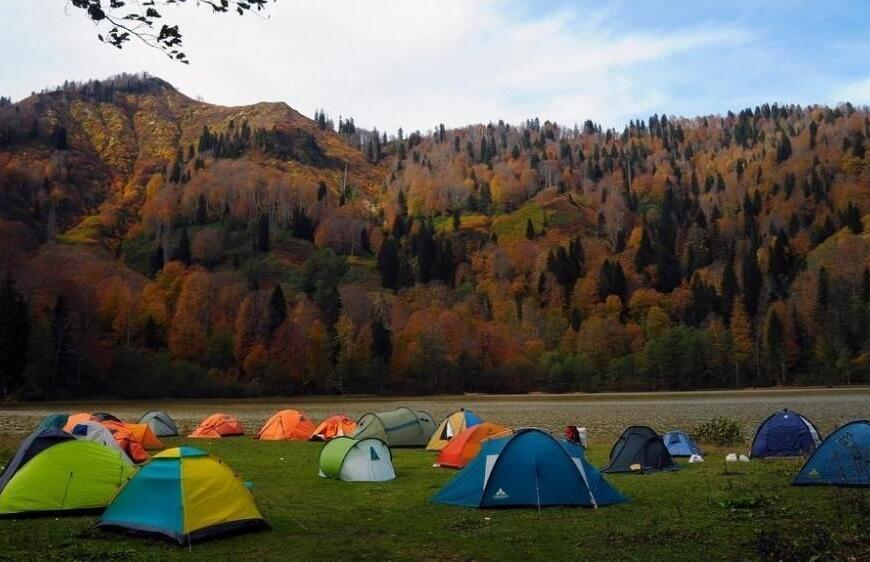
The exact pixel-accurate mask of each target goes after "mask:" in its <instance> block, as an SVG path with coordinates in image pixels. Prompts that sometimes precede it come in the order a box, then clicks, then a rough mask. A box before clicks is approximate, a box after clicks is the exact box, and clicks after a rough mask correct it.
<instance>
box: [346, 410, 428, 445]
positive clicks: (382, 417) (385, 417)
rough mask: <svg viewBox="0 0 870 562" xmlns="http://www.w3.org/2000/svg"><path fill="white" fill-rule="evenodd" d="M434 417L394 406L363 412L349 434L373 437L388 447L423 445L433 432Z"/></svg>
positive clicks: (358, 437)
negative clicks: (375, 411) (390, 409)
mask: <svg viewBox="0 0 870 562" xmlns="http://www.w3.org/2000/svg"><path fill="white" fill-rule="evenodd" d="M435 426H436V424H435V418H433V417H432V414H429V413H428V412H423V411H419V410H412V409H410V408H405V407H402V408H396V409H395V410H392V411H389V412H378V413H371V414H365V415H364V416H363V417H361V418H360V419H359V422H357V426H356V430H355V431H354V432H353V434H351V437H353V438H354V439H365V438H368V437H374V438H375V439H380V440H381V441H383V442H384V443H386V444H387V445H389V446H390V447H425V446H426V443H428V442H429V438H430V437H432V433H434V432H435Z"/></svg>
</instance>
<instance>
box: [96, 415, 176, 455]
mask: <svg viewBox="0 0 870 562" xmlns="http://www.w3.org/2000/svg"><path fill="white" fill-rule="evenodd" d="M100 423H102V424H103V425H104V426H105V427H106V428H107V429H108V430H109V431H111V432H112V434H113V435H116V433H115V431H118V430H121V429H123V430H124V431H126V432H127V433H129V434H130V439H134V440H135V441H136V442H138V443H139V444H140V445H141V446H142V447H144V448H146V449H162V448H163V443H161V442H160V439H157V436H156V435H154V432H153V431H151V426H149V425H148V424H147V423H124V422H116V421H111V420H106V421H103V422H100Z"/></svg>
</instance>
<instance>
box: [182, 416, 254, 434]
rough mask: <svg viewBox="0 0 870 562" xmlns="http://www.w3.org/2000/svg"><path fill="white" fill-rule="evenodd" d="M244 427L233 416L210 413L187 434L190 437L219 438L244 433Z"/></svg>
mask: <svg viewBox="0 0 870 562" xmlns="http://www.w3.org/2000/svg"><path fill="white" fill-rule="evenodd" d="M244 434H245V427H244V426H243V425H242V422H240V421H239V420H238V419H236V418H235V417H233V416H231V415H229V414H220V413H219V414H212V415H210V416H209V417H207V418H205V419H204V420H202V422H200V424H199V426H198V427H197V428H196V429H194V430H193V433H191V434H190V435H188V437H190V438H192V439H219V438H221V437H233V436H235V435H244Z"/></svg>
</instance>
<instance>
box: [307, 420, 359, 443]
mask: <svg viewBox="0 0 870 562" xmlns="http://www.w3.org/2000/svg"><path fill="white" fill-rule="evenodd" d="M354 429H356V422H355V421H353V420H352V419H350V418H349V417H347V416H343V415H335V416H329V417H328V418H326V419H325V420H323V421H322V422H320V425H318V426H317V428H316V429H315V430H314V432H313V433H312V435H311V440H312V441H329V440H330V439H335V438H336V437H343V436H345V435H350V434H351V433H353V430H354Z"/></svg>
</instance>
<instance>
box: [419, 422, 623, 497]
mask: <svg viewBox="0 0 870 562" xmlns="http://www.w3.org/2000/svg"><path fill="white" fill-rule="evenodd" d="M432 501H434V502H436V503H445V504H451V505H460V506H465V507H521V506H531V507H539V508H540V507H544V506H553V505H567V506H578V505H579V506H586V507H599V506H604V505H610V504H614V503H622V502H625V501H627V500H626V498H625V497H623V496H622V494H620V493H619V492H618V491H617V490H616V489H614V488H613V487H612V486H611V485H610V484H608V483H607V481H606V480H605V479H604V477H603V476H601V473H599V472H598V470H596V469H595V467H593V466H592V465H591V464H589V463H588V462H587V461H586V458H585V456H584V454H583V449H582V448H581V447H580V446H578V445H575V444H573V443H570V442H568V441H565V440H558V441H557V440H556V439H555V438H554V437H553V436H551V435H550V434H548V433H545V432H543V431H541V430H539V429H521V430H519V431H517V432H516V433H514V434H513V435H510V436H508V437H505V438H503V439H491V440H489V441H485V442H484V444H483V448H482V449H481V451H480V453H478V454H477V456H476V457H474V460H472V461H471V463H470V464H469V465H468V466H466V467H465V468H464V469H463V470H462V471H461V472H459V473H458V474H457V475H456V476H454V477H453V478H452V479H451V480H450V481H449V482H448V483H447V484H446V485H445V486H444V487H443V488H442V489H441V491H439V492H438V493H437V494H436V495H435V496H434V497H433V498H432Z"/></svg>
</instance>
